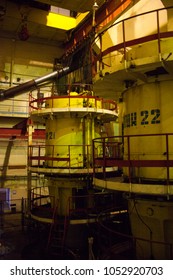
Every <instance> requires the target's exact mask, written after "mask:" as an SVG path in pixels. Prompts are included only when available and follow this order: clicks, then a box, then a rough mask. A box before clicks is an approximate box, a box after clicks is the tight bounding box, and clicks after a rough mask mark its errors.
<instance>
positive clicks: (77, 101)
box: [29, 94, 118, 113]
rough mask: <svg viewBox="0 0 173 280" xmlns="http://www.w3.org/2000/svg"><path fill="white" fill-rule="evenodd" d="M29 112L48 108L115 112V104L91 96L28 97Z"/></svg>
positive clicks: (111, 101)
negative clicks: (92, 109) (91, 109)
mask: <svg viewBox="0 0 173 280" xmlns="http://www.w3.org/2000/svg"><path fill="white" fill-rule="evenodd" d="M29 104H30V112H31V113H32V112H33V111H37V110H43V109H48V108H57V109H58V108H59V109H60V108H61V109H62V108H64V109H65V108H77V109H79V108H94V109H106V110H111V111H115V112H117V110H118V108H117V103H116V102H115V101H113V100H108V99H103V98H99V97H95V96H92V95H85V94H79V95H64V96H51V97H42V98H34V97H33V96H32V94H31V96H30V103H29Z"/></svg>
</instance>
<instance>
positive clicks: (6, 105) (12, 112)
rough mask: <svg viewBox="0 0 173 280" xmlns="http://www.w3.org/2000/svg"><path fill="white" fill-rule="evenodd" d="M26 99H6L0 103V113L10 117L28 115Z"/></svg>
mask: <svg viewBox="0 0 173 280" xmlns="http://www.w3.org/2000/svg"><path fill="white" fill-rule="evenodd" d="M28 114H29V112H28V101H23V100H17V99H14V100H13V99H12V100H7V101H4V102H1V103H0V115H2V116H11V117H13V116H14V117H15V116H18V117H28Z"/></svg>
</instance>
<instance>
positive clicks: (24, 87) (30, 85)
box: [0, 66, 70, 101]
mask: <svg viewBox="0 0 173 280" xmlns="http://www.w3.org/2000/svg"><path fill="white" fill-rule="evenodd" d="M69 72H70V67H68V66H67V67H64V68H62V69H60V70H57V71H54V72H52V73H49V74H47V75H45V76H42V77H39V78H36V79H33V80H30V81H28V82H25V83H23V84H20V85H18V86H15V87H12V88H9V89H5V90H2V91H0V101H3V100H5V99H8V98H12V97H14V96H17V95H19V94H21V93H24V92H27V91H29V90H33V89H36V88H37V86H39V85H41V84H43V83H44V82H47V81H51V80H52V79H54V78H60V77H62V76H64V75H66V74H68V73H69Z"/></svg>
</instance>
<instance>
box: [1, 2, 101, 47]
mask: <svg viewBox="0 0 173 280" xmlns="http://www.w3.org/2000/svg"><path fill="white" fill-rule="evenodd" d="M94 2H95V1H93V0H37V1H34V0H31V1H29V0H1V1H0V37H1V38H9V39H14V40H18V39H20V38H19V32H20V28H21V24H22V21H23V17H24V16H25V18H26V19H27V31H28V35H29V36H28V38H27V39H28V40H29V41H30V42H34V43H37V42H38V43H42V44H48V45H56V46H58V47H60V46H61V45H62V43H64V42H65V41H66V40H67V30H63V29H59V28H56V27H51V26H48V25H47V23H46V15H47V14H48V13H49V11H50V10H51V6H54V7H59V8H62V9H67V10H70V11H71V14H72V15H74V16H75V15H76V14H77V13H84V12H87V11H89V12H90V11H91V12H92V9H93V5H94ZM104 2H105V1H104V0H97V4H98V5H99V6H101V5H102V4H103V3H104ZM44 15H45V16H44ZM44 18H45V20H43V19H44Z"/></svg>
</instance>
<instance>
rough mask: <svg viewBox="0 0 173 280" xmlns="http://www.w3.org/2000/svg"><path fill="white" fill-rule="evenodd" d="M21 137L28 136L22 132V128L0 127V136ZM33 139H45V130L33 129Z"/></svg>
mask: <svg viewBox="0 0 173 280" xmlns="http://www.w3.org/2000/svg"><path fill="white" fill-rule="evenodd" d="M10 137H16V138H23V139H26V138H27V137H28V134H27V132H26V133H25V134H23V129H22V128H0V138H10ZM33 138H34V139H45V130H44V129H35V131H34V132H33Z"/></svg>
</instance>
